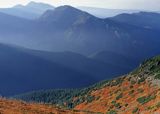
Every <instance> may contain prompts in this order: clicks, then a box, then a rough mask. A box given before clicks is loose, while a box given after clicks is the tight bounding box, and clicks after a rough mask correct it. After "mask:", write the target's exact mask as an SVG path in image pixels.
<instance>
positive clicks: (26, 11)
mask: <svg viewBox="0 0 160 114" xmlns="http://www.w3.org/2000/svg"><path fill="white" fill-rule="evenodd" d="M49 9H54V6H51V5H49V4H45V3H38V2H30V3H28V4H27V5H25V6H24V5H20V4H19V5H16V6H14V7H12V8H1V9H0V12H3V13H6V14H9V15H13V16H18V17H22V18H26V19H35V18H38V17H39V16H40V15H42V14H43V13H44V12H45V11H46V10H49Z"/></svg>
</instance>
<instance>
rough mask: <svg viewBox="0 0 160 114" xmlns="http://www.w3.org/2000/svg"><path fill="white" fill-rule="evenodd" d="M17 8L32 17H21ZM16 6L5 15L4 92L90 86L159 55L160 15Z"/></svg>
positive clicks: (1, 27) (0, 27)
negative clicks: (100, 15)
mask: <svg viewBox="0 0 160 114" xmlns="http://www.w3.org/2000/svg"><path fill="white" fill-rule="evenodd" d="M14 8H15V9H16V12H17V9H18V12H23V13H24V12H27V13H30V14H31V15H25V16H26V17H22V16H21V15H18V14H17V13H15V12H14V11H15V10H14ZM14 8H11V9H2V10H1V11H2V12H1V13H0V42H1V52H0V53H1V55H2V56H1V57H0V61H1V62H2V64H1V70H2V71H1V72H0V75H1V77H2V79H3V80H2V81H3V82H2V83H0V87H1V93H2V94H4V95H13V94H16V93H21V92H25V91H31V90H37V89H49V88H76V87H84V86H88V85H90V84H92V83H94V82H97V81H100V80H103V79H110V78H113V77H115V76H117V75H120V74H124V73H127V72H129V71H130V70H132V69H134V68H135V67H136V66H137V65H138V64H139V63H140V62H141V61H142V60H144V59H146V58H148V57H151V56H154V55H157V54H159V53H160V48H159V44H160V39H159V38H160V33H159V28H160V25H159V16H160V14H159V13H151V12H140V13H133V14H120V15H117V16H115V17H111V18H105V19H102V18H97V17H95V16H93V15H91V14H89V13H87V12H84V11H81V10H79V9H76V8H74V7H72V6H60V7H57V8H54V7H52V6H50V5H46V4H41V3H38V4H36V3H34V2H31V3H30V4H28V5H27V6H16V7H14ZM47 9H49V10H47ZM4 10H5V11H6V10H9V11H13V12H11V13H8V11H7V12H4ZM46 10H47V11H46ZM32 11H34V12H32ZM44 11H45V12H44ZM42 12H44V13H43V14H42ZM41 14H42V15H41ZM23 15H24V14H23ZM38 15H39V16H38ZM126 15H127V16H126ZM34 16H36V19H33V18H35V17H34ZM28 17H29V18H28ZM131 18H133V20H131ZM143 20H145V21H143ZM153 20H154V21H153ZM133 21H134V22H133ZM140 23H141V24H140ZM6 44H7V45H6ZM153 44H154V45H153ZM11 45H16V46H11ZM22 47H24V48H22ZM26 48H30V49H26ZM38 50H39V51H38ZM8 61H10V63H12V64H11V65H10V64H9V63H8ZM6 63H8V64H6ZM8 71H9V72H8ZM10 77H12V78H10ZM4 80H6V81H7V82H5V81H4ZM8 82H10V84H9V85H8ZM27 83H30V85H29V86H26V85H27ZM4 87H7V88H8V89H4ZM15 88H16V89H15Z"/></svg>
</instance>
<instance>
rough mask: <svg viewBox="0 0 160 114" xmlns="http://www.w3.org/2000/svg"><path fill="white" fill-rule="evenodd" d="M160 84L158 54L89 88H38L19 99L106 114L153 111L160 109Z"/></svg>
mask: <svg viewBox="0 0 160 114" xmlns="http://www.w3.org/2000/svg"><path fill="white" fill-rule="evenodd" d="M159 84H160V56H157V57H154V58H152V59H149V60H146V61H145V62H143V63H142V64H141V65H140V66H139V67H138V68H137V69H135V70H134V71H133V72H131V73H129V74H127V75H124V76H121V77H118V78H115V79H113V80H109V81H103V82H100V83H97V84H95V85H93V86H90V87H88V88H85V89H79V90H78V89H77V90H48V91H47V90H46V91H38V92H31V93H27V94H23V95H19V96H16V97H15V98H17V99H22V100H25V101H35V102H45V103H51V104H57V105H60V106H63V107H68V108H72V109H77V110H84V111H92V112H101V113H102V114H106V113H107V114H131V113H133V114H138V113H145V114H151V113H159V112H160V102H159V101H160V85H159Z"/></svg>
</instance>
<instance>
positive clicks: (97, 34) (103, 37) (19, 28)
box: [0, 6, 160, 60]
mask: <svg viewBox="0 0 160 114" xmlns="http://www.w3.org/2000/svg"><path fill="white" fill-rule="evenodd" d="M146 13H147V12H146ZM147 14H148V15H152V13H147ZM139 15H142V14H141V13H139ZM156 15H160V14H158V13H157V14H156ZM124 18H125V17H124ZM155 18H157V16H153V18H152V20H153V19H154V20H155ZM144 19H145V20H149V19H150V18H147V17H145V18H144ZM64 20H65V21H64ZM155 21H156V23H159V21H158V20H155ZM147 22H148V23H149V24H152V22H150V21H147ZM0 26H1V28H0V41H1V42H5V43H12V44H16V45H20V46H24V47H28V48H32V49H39V50H47V51H73V52H77V53H81V54H85V55H93V54H95V53H99V52H102V51H110V52H113V53H119V54H122V55H124V56H127V57H130V58H136V59H137V58H138V59H140V60H143V59H144V58H146V57H150V56H153V55H156V54H158V53H159V52H160V50H159V42H160V40H159V37H160V34H159V32H158V31H157V30H155V29H154V28H153V29H152V28H145V27H141V26H138V25H133V24H131V23H123V22H121V21H119V20H115V19H110V18H107V19H100V18H97V17H94V16H93V15H90V14H88V13H86V12H84V11H81V10H78V9H76V8H73V7H71V6H60V7H57V8H55V9H54V10H48V11H46V12H45V13H44V14H43V15H41V16H40V17H39V18H38V19H35V20H27V19H23V18H19V17H15V16H11V15H6V14H4V13H0ZM157 26H158V25H157ZM152 44H154V45H152ZM153 50H154V51H153ZM135 55H136V56H135Z"/></svg>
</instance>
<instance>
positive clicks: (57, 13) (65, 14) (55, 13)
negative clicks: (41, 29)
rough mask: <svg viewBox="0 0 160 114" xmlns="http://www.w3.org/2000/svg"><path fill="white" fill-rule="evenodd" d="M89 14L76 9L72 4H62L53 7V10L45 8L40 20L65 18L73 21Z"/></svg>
mask: <svg viewBox="0 0 160 114" xmlns="http://www.w3.org/2000/svg"><path fill="white" fill-rule="evenodd" d="M88 16H91V15H90V14H88V13H86V12H83V11H81V10H79V9H76V8H74V7H72V6H68V5H64V6H60V7H57V8H55V9H54V10H47V11H46V12H45V13H44V14H43V15H42V16H41V17H40V20H43V21H44V20H45V21H57V20H60V19H61V20H64V19H67V20H69V21H72V22H73V21H75V20H77V19H79V18H82V17H85V18H87V17H88Z"/></svg>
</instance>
